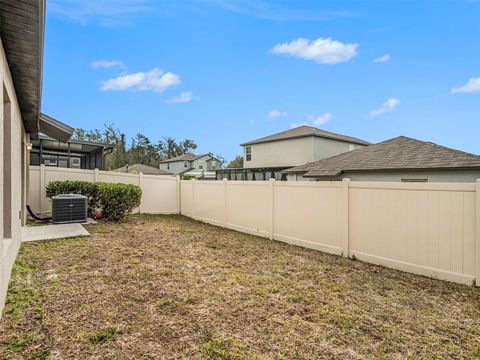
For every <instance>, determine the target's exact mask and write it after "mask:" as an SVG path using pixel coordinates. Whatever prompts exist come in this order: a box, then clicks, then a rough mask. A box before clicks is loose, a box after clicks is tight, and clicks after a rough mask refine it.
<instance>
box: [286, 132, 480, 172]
mask: <svg viewBox="0 0 480 360" xmlns="http://www.w3.org/2000/svg"><path fill="white" fill-rule="evenodd" d="M452 169H480V156H478V155H474V154H470V153H466V152H463V151H460V150H455V149H450V148H447V147H445V146H441V145H437V144H434V143H431V142H426V141H421V140H416V139H412V138H409V137H406V136H399V137H396V138H393V139H390V140H386V141H383V142H380V143H377V144H374V145H370V146H366V147H362V148H360V149H356V150H353V151H350V152H346V153H342V154H339V155H335V156H332V157H329V158H326V159H322V160H318V161H315V162H312V163H309V164H305V165H301V166H296V167H293V168H290V169H287V170H284V171H283V172H284V173H303V174H304V175H303V176H305V177H322V176H328V177H331V176H337V175H340V174H342V173H344V172H348V171H352V172H358V171H380V170H452Z"/></svg>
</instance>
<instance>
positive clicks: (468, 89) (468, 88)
mask: <svg viewBox="0 0 480 360" xmlns="http://www.w3.org/2000/svg"><path fill="white" fill-rule="evenodd" d="M474 92H480V77H477V78H471V79H470V80H468V82H467V83H466V84H465V85H463V86H460V87H454V88H453V89H452V93H474Z"/></svg>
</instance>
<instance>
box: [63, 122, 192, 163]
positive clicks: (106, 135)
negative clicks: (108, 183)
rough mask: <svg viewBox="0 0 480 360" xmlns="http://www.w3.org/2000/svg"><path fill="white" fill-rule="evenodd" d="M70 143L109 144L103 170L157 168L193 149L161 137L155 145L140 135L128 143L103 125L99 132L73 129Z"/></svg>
mask: <svg viewBox="0 0 480 360" xmlns="http://www.w3.org/2000/svg"><path fill="white" fill-rule="evenodd" d="M72 140H81V141H94V142H100V143H105V144H110V145H112V146H113V152H112V153H111V154H108V155H107V156H106V169H107V170H113V169H117V168H120V167H122V166H125V165H126V164H130V165H133V164H144V165H148V166H152V167H156V168H158V167H159V165H160V162H161V161H163V160H166V159H171V158H173V157H175V156H180V155H183V154H185V153H189V152H192V151H193V150H195V149H196V148H197V144H196V143H195V141H193V140H191V139H184V140H182V141H178V142H177V141H176V140H175V139H174V138H172V137H164V138H162V139H161V140H159V141H158V142H156V143H155V142H152V141H151V140H150V139H149V138H148V137H147V136H145V135H143V134H140V133H139V134H137V135H135V136H134V137H133V138H131V139H130V142H128V141H127V136H126V135H125V134H124V133H123V132H122V131H121V130H120V129H119V128H117V127H115V126H114V125H113V124H106V125H105V127H104V129H103V130H101V129H94V130H85V129H80V128H79V129H75V131H74V132H73V135H72Z"/></svg>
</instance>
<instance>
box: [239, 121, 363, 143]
mask: <svg viewBox="0 0 480 360" xmlns="http://www.w3.org/2000/svg"><path fill="white" fill-rule="evenodd" d="M308 136H316V137H321V138H325V139H332V140H337V141H344V142H348V143H351V144H359V145H370V143H369V142H368V141H365V140H362V139H358V138H355V137H352V136H346V135H341V134H335V133H332V132H329V131H325V130H321V129H317V128H315V127H313V126H307V125H303V126H299V127H296V128H293V129H290V130H286V131H282V132H279V133H277V134H273V135H269V136H265V137H262V138H260V139H257V140H252V141H249V142H246V143H243V144H240V146H247V145H254V144H261V143H267V142H271V141H279V140H287V139H297V138H302V137H308Z"/></svg>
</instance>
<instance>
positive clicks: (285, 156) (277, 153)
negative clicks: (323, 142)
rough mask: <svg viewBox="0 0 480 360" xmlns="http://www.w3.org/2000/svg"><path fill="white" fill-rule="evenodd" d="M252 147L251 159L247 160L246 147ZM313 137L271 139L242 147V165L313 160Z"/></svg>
mask: <svg viewBox="0 0 480 360" xmlns="http://www.w3.org/2000/svg"><path fill="white" fill-rule="evenodd" d="M247 147H250V148H251V149H252V159H251V160H249V161H247V154H246V149H247ZM313 154H314V152H313V137H311V136H310V137H304V138H297V139H288V140H280V141H272V142H268V143H262V144H254V145H247V146H244V147H243V167H244V168H245V169H252V168H261V167H282V166H297V165H303V164H306V163H309V162H312V161H314V160H315V159H314V158H313Z"/></svg>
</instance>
